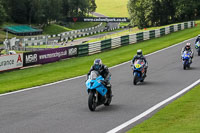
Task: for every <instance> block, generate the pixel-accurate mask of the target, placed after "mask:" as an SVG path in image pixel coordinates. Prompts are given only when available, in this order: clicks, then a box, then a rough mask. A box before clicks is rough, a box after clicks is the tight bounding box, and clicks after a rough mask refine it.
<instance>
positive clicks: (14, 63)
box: [0, 54, 23, 72]
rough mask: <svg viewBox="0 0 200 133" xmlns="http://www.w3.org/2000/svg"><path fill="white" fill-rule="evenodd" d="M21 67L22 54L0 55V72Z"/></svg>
mask: <svg viewBox="0 0 200 133" xmlns="http://www.w3.org/2000/svg"><path fill="white" fill-rule="evenodd" d="M21 67H23V54H15V55H3V56H0V72H2V71H7V70H13V69H19V68H21Z"/></svg>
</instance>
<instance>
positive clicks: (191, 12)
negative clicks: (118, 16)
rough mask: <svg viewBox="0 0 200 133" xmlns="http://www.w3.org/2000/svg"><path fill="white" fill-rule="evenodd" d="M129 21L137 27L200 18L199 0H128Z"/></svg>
mask: <svg viewBox="0 0 200 133" xmlns="http://www.w3.org/2000/svg"><path fill="white" fill-rule="evenodd" d="M127 7H128V11H129V15H130V19H131V23H132V24H134V25H137V26H138V27H139V28H145V27H152V26H161V25H166V24H171V23H176V22H183V21H189V20H196V19H199V18H200V1H199V0H129V2H128V5H127Z"/></svg>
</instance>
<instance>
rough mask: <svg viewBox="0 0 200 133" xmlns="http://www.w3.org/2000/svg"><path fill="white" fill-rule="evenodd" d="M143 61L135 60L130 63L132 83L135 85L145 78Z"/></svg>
mask: <svg viewBox="0 0 200 133" xmlns="http://www.w3.org/2000/svg"><path fill="white" fill-rule="evenodd" d="M144 66H145V63H144V61H143V60H140V59H139V60H136V61H135V62H134V64H133V65H132V69H133V84H134V85H136V84H137V83H138V82H143V81H144V79H145V69H144Z"/></svg>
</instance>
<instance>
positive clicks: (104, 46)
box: [101, 39, 111, 51]
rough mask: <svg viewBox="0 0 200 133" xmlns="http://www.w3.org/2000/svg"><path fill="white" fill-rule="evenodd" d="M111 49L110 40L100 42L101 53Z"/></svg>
mask: <svg viewBox="0 0 200 133" xmlns="http://www.w3.org/2000/svg"><path fill="white" fill-rule="evenodd" d="M108 49H111V39H107V40H103V41H101V51H104V50H108Z"/></svg>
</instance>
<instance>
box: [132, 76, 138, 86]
mask: <svg viewBox="0 0 200 133" xmlns="http://www.w3.org/2000/svg"><path fill="white" fill-rule="evenodd" d="M137 82H138V76H137V74H134V76H133V84H134V85H137Z"/></svg>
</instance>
